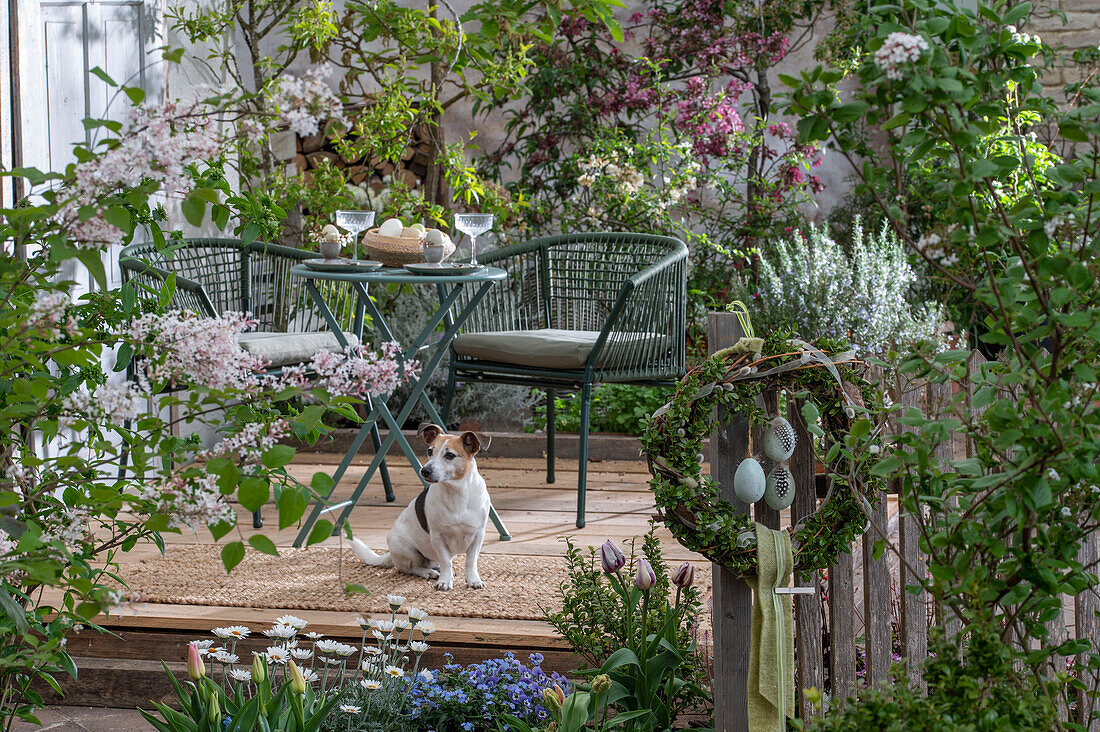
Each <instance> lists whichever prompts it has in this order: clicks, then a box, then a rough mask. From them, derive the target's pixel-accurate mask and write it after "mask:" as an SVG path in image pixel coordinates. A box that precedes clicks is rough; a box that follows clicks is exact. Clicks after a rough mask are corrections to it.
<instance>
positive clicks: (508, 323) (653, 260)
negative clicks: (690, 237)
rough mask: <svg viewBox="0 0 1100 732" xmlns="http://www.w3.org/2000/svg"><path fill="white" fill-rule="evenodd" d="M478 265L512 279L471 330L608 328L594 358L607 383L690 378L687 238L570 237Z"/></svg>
mask: <svg viewBox="0 0 1100 732" xmlns="http://www.w3.org/2000/svg"><path fill="white" fill-rule="evenodd" d="M478 261H480V262H483V263H485V264H491V265H492V266H494V267H500V268H501V269H503V270H505V271H506V272H508V275H509V276H508V278H507V279H506V280H505V281H503V282H501V283H498V285H497V286H495V287H494V288H493V289H491V290H490V291H489V294H488V296H487V297H486V300H485V303H484V305H482V306H481V307H480V308H478V311H477V312H475V314H474V315H473V316H472V317H471V319H470V321H468V324H467V326H466V328H465V330H466V332H492V331H502V330H537V329H541V328H558V329H563V330H583V331H601V330H605V329H606V330H607V334H606V338H605V340H604V342H603V345H602V347H601V349H600V350H601V353H600V354H597V355H598V358H596V359H595V360H596V361H598V363H599V366H598V368H596V371H597V372H598V375H599V378H600V379H601V380H605V381H620V380H640V379H650V378H675V377H679V375H681V374H682V373H683V371H684V330H685V321H686V315H687V247H686V245H684V243H683V242H682V241H680V240H679V239H675V238H673V237H666V236H658V235H654V234H641V233H629V232H626V233H609V232H599V233H579V234H564V235H560V236H552V237H544V238H541V239H533V240H531V241H527V242H523V243H520V244H514V245H511V246H507V247H503V248H501V249H497V250H495V251H490V252H486V253H485V254H483V255H480V256H479V257H478ZM609 318H614V320H613V322H611V323H609ZM639 334H659V335H661V336H663V338H642V337H639Z"/></svg>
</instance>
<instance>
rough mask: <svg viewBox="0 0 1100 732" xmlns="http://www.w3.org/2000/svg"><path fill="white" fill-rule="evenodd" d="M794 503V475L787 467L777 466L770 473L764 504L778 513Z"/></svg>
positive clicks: (765, 488) (765, 487)
mask: <svg viewBox="0 0 1100 732" xmlns="http://www.w3.org/2000/svg"><path fill="white" fill-rule="evenodd" d="M792 501H794V475H793V474H792V473H791V469H790V468H789V467H787V466H786V465H776V466H775V468H773V469H772V472H770V473H768V480H767V484H766V485H765V486H764V502H765V503H767V504H768V505H769V506H771V507H772V508H774V509H775V510H776V511H782V510H783V509H784V508H787V507H788V506H790V505H791V502H792Z"/></svg>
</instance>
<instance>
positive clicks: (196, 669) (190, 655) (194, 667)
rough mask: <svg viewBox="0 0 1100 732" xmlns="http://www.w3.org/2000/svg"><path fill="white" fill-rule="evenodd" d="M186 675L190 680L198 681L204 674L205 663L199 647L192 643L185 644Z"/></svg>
mask: <svg viewBox="0 0 1100 732" xmlns="http://www.w3.org/2000/svg"><path fill="white" fill-rule="evenodd" d="M187 675H188V676H189V677H191V680H192V681H198V680H199V679H201V678H202V677H203V676H206V664H204V663H203V662H202V656H201V655H199V648H198V646H196V645H195V644H194V643H189V644H187Z"/></svg>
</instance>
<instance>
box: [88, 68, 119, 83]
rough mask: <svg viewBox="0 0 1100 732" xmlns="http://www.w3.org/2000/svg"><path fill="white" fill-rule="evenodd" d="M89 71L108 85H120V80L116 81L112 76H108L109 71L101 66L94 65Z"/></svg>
mask: <svg viewBox="0 0 1100 732" xmlns="http://www.w3.org/2000/svg"><path fill="white" fill-rule="evenodd" d="M88 73H90V74H91V75H92V76H95V77H98V78H100V79H102V80H103V81H104V82H105V83H106V84H107V85H108V86H118V82H116V81H115V80H114V79H112V78H111V77H110V76H107V72H106V71H104V70H103V69H101V68H99V67H98V66H93V67H92V68H91V69H89V70H88Z"/></svg>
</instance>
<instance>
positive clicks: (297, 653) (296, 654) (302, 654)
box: [290, 648, 313, 661]
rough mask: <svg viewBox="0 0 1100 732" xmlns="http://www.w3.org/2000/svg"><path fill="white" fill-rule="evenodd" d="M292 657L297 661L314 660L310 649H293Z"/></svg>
mask: <svg viewBox="0 0 1100 732" xmlns="http://www.w3.org/2000/svg"><path fill="white" fill-rule="evenodd" d="M290 657H291V658H293V659H294V660H295V661H308V660H309V659H311V658H313V651H311V650H310V649H308V648H291V649H290Z"/></svg>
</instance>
